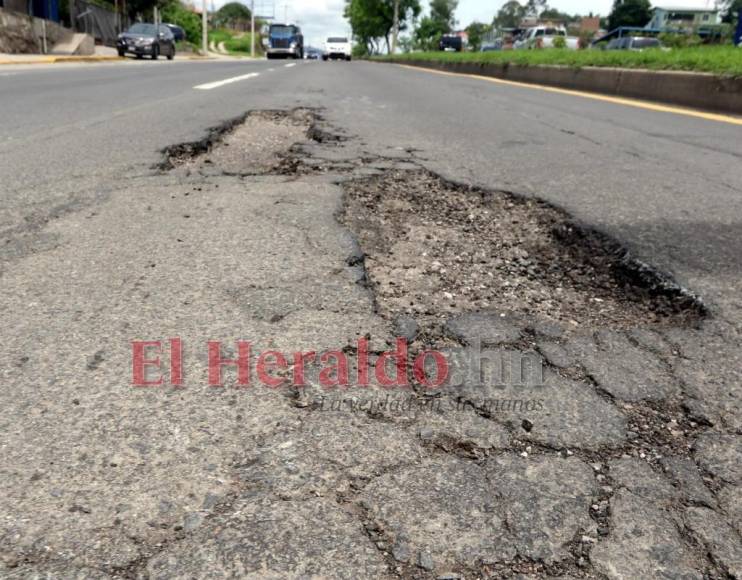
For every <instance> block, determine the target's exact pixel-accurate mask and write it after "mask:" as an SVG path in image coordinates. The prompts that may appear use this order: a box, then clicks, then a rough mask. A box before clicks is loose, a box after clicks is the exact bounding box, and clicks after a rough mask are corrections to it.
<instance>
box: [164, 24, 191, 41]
mask: <svg viewBox="0 0 742 580" xmlns="http://www.w3.org/2000/svg"><path fill="white" fill-rule="evenodd" d="M163 24H164V25H165V26H167V27H168V28H169V29H170V32H172V33H173V36H174V37H175V42H182V41H184V40H185V39H186V33H185V30H183V29H182V28H181V27H180V26H178V25H177V24H168V23H167V22H163Z"/></svg>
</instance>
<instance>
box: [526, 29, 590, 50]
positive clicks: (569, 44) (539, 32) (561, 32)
mask: <svg viewBox="0 0 742 580" xmlns="http://www.w3.org/2000/svg"><path fill="white" fill-rule="evenodd" d="M557 37H561V38H563V39H564V43H565V47H566V48H570V49H572V50H577V49H578V48H579V47H580V39H579V38H577V37H576V36H567V30H566V29H565V28H563V27H560V26H534V27H533V28H529V29H527V30H526V31H525V32H524V33H523V34H522V35H521V37H520V38H519V39H518V40H516V41H515V44H514V45H513V47H514V48H516V49H527V50H531V49H534V48H554V40H555V39H556V38H557Z"/></svg>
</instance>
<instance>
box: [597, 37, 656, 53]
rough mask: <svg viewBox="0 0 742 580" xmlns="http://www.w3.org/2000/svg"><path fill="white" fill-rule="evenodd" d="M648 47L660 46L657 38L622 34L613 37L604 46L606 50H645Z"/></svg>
mask: <svg viewBox="0 0 742 580" xmlns="http://www.w3.org/2000/svg"><path fill="white" fill-rule="evenodd" d="M648 48H662V43H661V42H660V41H659V39H657V38H652V37H649V36H624V37H622V38H614V39H613V40H611V41H610V42H609V43H608V44H607V45H606V47H605V49H606V50H646V49H648Z"/></svg>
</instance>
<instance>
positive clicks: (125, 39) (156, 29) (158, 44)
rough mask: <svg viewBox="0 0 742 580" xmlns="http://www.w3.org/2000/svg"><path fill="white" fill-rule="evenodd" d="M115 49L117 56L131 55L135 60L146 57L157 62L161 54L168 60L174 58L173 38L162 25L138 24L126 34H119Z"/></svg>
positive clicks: (168, 30)
mask: <svg viewBox="0 0 742 580" xmlns="http://www.w3.org/2000/svg"><path fill="white" fill-rule="evenodd" d="M116 49H117V50H118V53H119V56H124V55H126V54H128V53H131V54H133V55H136V57H137V58H142V57H143V56H145V55H147V56H149V57H150V58H152V60H157V58H158V57H159V56H160V55H161V54H162V55H165V56H166V57H167V59H168V60H173V58H175V37H174V36H173V33H172V32H171V31H170V29H169V28H168V27H167V26H165V25H164V24H160V25H154V24H147V23H146V22H138V23H136V24H134V25H133V26H132V27H131V28H129V30H127V31H126V32H124V33H122V34H119V36H118V39H117V40H116Z"/></svg>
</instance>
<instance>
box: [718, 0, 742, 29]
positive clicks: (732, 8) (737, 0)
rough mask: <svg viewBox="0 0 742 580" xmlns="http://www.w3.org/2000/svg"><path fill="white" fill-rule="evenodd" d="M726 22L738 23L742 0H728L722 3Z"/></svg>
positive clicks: (741, 10)
mask: <svg viewBox="0 0 742 580" xmlns="http://www.w3.org/2000/svg"><path fill="white" fill-rule="evenodd" d="M721 8H722V15H723V17H724V18H723V20H724V22H726V23H728V24H737V18H738V14H739V13H740V12H742V0H726V1H725V2H722V4H721Z"/></svg>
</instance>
